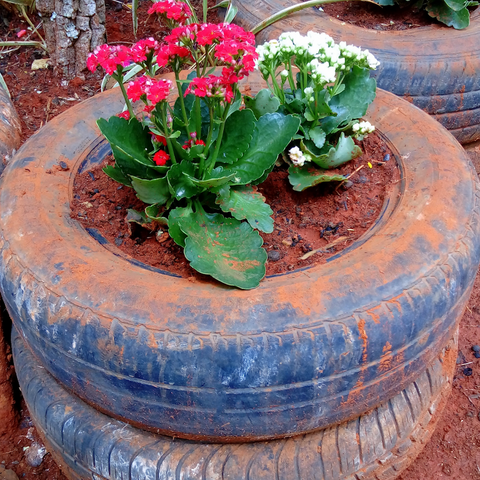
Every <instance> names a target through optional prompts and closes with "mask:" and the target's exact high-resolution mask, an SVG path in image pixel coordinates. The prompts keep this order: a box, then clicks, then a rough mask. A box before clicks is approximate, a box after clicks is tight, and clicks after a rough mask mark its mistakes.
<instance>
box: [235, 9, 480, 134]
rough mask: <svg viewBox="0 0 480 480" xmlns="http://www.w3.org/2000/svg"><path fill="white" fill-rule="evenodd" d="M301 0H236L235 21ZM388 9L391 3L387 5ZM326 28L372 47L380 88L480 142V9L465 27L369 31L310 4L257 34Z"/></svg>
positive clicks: (246, 22) (248, 21)
mask: <svg viewBox="0 0 480 480" xmlns="http://www.w3.org/2000/svg"><path fill="white" fill-rule="evenodd" d="M295 3H301V2H300V1H298V0H294V1H293V2H292V0H261V1H258V2H252V1H250V0H238V1H236V2H235V5H236V6H237V7H238V14H237V16H236V17H235V23H238V24H239V25H241V26H242V27H244V28H246V29H251V28H253V27H254V26H255V25H256V24H257V23H258V22H260V21H262V20H264V19H265V18H267V17H268V16H270V15H271V14H273V13H275V12H278V11H280V10H282V9H283V8H286V7H289V6H291V5H292V4H295ZM386 8H388V7H386ZM292 30H296V31H299V32H301V33H304V34H305V33H306V32H308V31H309V30H315V31H317V32H325V33H328V34H329V35H331V36H332V37H333V38H334V39H335V40H336V41H341V40H343V41H345V42H347V43H349V44H353V45H357V46H359V47H362V48H366V49H368V50H370V51H371V52H372V53H373V54H374V55H375V56H376V57H377V59H378V60H380V62H381V64H380V66H379V67H378V69H377V71H376V72H374V74H373V75H374V76H375V77H376V79H377V84H378V86H379V87H380V88H383V89H384V90H387V91H389V92H392V93H394V94H395V95H398V96H401V97H403V98H405V99H406V100H408V101H409V102H411V103H413V104H414V105H416V106H417V107H419V108H421V109H422V110H424V111H425V112H427V113H429V114H430V115H433V117H434V118H435V119H436V120H438V121H439V122H440V123H441V124H442V125H443V126H444V127H445V128H447V129H448V130H450V131H451V133H452V134H453V135H454V136H455V137H456V138H457V140H458V141H459V142H461V143H469V142H474V141H476V140H480V76H479V75H478V72H479V71H480V49H479V48H478V45H480V9H477V10H476V11H475V12H473V14H472V15H471V24H470V26H469V27H468V28H467V29H465V30H455V29H453V28H449V27H446V26H443V25H439V24H434V25H431V26H428V27H420V28H412V29H410V30H400V31H378V30H369V29H365V28H361V27H357V26H354V25H350V24H348V23H344V22H342V21H340V20H338V19H336V18H333V17H330V16H328V15H327V14H325V13H323V12H320V11H319V10H318V8H308V9H306V10H303V11H301V12H298V13H295V14H294V15H291V16H289V17H287V18H285V19H283V20H281V21H280V22H277V23H275V24H274V25H272V26H271V27H269V28H267V29H265V30H263V31H262V32H260V33H259V34H258V35H257V44H262V43H264V42H265V41H267V40H270V39H272V38H278V36H279V35H280V34H281V33H282V32H287V31H292Z"/></svg>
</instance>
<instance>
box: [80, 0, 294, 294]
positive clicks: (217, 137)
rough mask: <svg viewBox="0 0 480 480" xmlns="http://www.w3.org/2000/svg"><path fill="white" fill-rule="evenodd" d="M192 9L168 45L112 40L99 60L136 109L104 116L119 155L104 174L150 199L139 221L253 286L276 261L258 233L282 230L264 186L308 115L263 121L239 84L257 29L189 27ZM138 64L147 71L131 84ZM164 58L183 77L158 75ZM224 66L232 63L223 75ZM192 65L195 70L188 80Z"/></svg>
mask: <svg viewBox="0 0 480 480" xmlns="http://www.w3.org/2000/svg"><path fill="white" fill-rule="evenodd" d="M163 3H164V2H163ZM170 3H172V2H170ZM182 5H183V4H182ZM182 5H180V6H179V7H178V8H177V9H176V10H175V11H176V12H180V13H179V15H178V16H175V17H173V15H171V17H172V18H169V19H168V20H169V21H170V22H177V24H178V26H176V27H175V28H174V29H173V30H172V32H171V34H170V35H169V36H167V37H166V38H165V43H163V44H159V43H158V42H156V41H155V40H153V39H148V40H142V41H140V42H138V43H137V44H135V45H134V46H133V47H131V48H127V47H119V46H116V47H112V46H102V47H99V48H98V49H97V50H95V52H94V53H93V54H92V56H91V57H90V59H89V63H88V66H89V68H90V69H95V68H96V67H97V66H98V65H101V66H102V67H104V68H105V70H106V71H107V73H109V74H111V75H112V76H113V77H114V78H115V79H116V80H117V81H118V82H119V85H120V87H121V89H122V93H123V94H124V98H125V102H126V105H127V109H126V110H125V111H124V112H123V113H121V114H120V115H118V116H114V117H111V118H110V119H108V120H105V119H100V120H99V121H98V126H99V128H100V130H101V131H102V133H103V134H104V135H105V137H106V138H107V140H108V141H109V143H110V145H111V148H112V151H113V155H114V157H115V165H114V166H107V167H106V168H105V169H104V171H105V173H106V174H107V175H109V176H110V177H112V178H113V179H114V180H116V181H118V182H120V183H122V184H124V185H127V186H129V187H132V188H134V189H135V192H136V194H137V197H138V198H139V199H140V200H142V201H143V202H145V203H146V204H148V206H147V207H146V208H145V211H143V212H135V211H130V212H129V217H130V219H133V220H136V221H138V222H139V223H144V224H145V223H149V224H152V223H155V224H158V225H160V226H162V225H163V226H164V228H168V232H169V234H170V236H171V237H172V238H173V240H174V241H175V242H176V243H177V244H178V245H180V246H182V247H183V248H184V252H185V256H186V258H187V259H188V260H189V261H190V264H191V266H192V267H193V268H194V269H196V270H198V271H199V272H201V273H204V274H208V275H211V276H213V277H214V278H216V279H218V280H220V281H221V282H223V283H225V284H228V285H233V286H237V287H239V288H243V289H250V288H253V287H255V286H257V285H258V283H259V281H260V280H261V279H262V278H263V277H264V275H265V263H266V259H267V254H266V252H265V250H264V249H263V248H262V244H263V241H262V238H261V237H260V235H259V234H258V232H257V231H256V230H254V229H257V230H261V231H263V232H267V233H268V232H272V231H273V220H272V218H271V214H272V210H271V209H270V207H269V206H268V205H267V204H266V203H265V202H264V200H265V198H264V197H263V196H262V195H261V194H260V193H259V192H258V191H257V189H256V187H255V184H257V183H259V182H261V181H262V180H263V179H264V178H265V177H266V175H267V174H268V172H270V171H271V170H272V168H273V165H274V163H275V161H276V159H277V157H278V155H279V154H280V153H281V152H282V151H283V150H284V149H285V148H286V146H287V145H288V144H289V143H290V141H291V139H292V138H293V136H294V135H295V134H296V132H297V130H298V128H299V125H300V120H299V119H298V118H295V117H293V116H291V115H286V114H284V113H282V112H271V113H268V114H266V115H263V116H262V117H261V118H258V119H257V118H256V117H255V115H254V113H253V112H252V110H250V109H241V108H240V107H241V104H242V99H241V94H240V91H239V88H238V81H239V80H240V79H242V78H243V77H245V76H247V75H248V74H249V73H250V72H251V71H252V70H253V69H254V62H255V60H256V59H257V53H256V51H255V47H254V36H253V34H251V33H247V32H245V31H244V30H243V29H242V28H240V27H238V26H235V25H228V24H221V25H214V24H197V23H190V24H188V23H186V22H187V20H188V9H187V8H185V7H183V6H182ZM155 11H156V12H160V10H158V9H155ZM172 11H173V10H170V11H166V12H160V13H161V14H162V15H169V14H170V13H171V12H172ZM184 23H185V24H184ZM132 62H133V63H136V64H137V65H140V66H141V68H142V70H143V72H144V74H143V76H141V77H140V78H137V79H136V80H134V81H131V82H130V83H128V85H127V87H126V88H125V87H124V86H123V75H124V73H125V68H126V67H127V66H128V65H130V64H131V63H132ZM155 64H156V65H158V66H161V67H164V66H169V67H171V69H172V70H173V72H174V80H172V81H170V80H167V79H164V78H154V77H153V75H154V72H155V68H154V67H155ZM217 65H222V66H223V69H221V70H220V69H217V70H216V71H213V68H215V67H216V66H217ZM187 66H194V70H193V72H192V74H191V75H190V76H189V78H188V79H187V80H182V79H181V75H180V71H181V70H182V69H184V68H185V67H187ZM175 89H176V91H177V93H178V97H177V99H176V101H175V102H174V104H172V102H170V100H171V99H173V98H174V95H172V92H174V90H175ZM136 101H139V102H140V104H141V105H142V108H141V109H138V107H137V108H135V107H134V105H133V104H132V102H136ZM135 112H137V113H138V118H137V116H136V115H135V114H134V113H135Z"/></svg>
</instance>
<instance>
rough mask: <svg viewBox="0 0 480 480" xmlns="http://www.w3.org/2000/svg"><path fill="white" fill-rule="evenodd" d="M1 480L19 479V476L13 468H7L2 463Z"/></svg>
mask: <svg viewBox="0 0 480 480" xmlns="http://www.w3.org/2000/svg"><path fill="white" fill-rule="evenodd" d="M0 480H18V477H17V474H16V473H15V472H14V471H13V470H7V469H6V468H5V466H4V465H0Z"/></svg>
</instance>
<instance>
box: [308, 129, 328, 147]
mask: <svg viewBox="0 0 480 480" xmlns="http://www.w3.org/2000/svg"><path fill="white" fill-rule="evenodd" d="M308 134H309V136H310V138H311V139H312V141H313V143H314V144H315V146H316V147H317V148H322V147H323V146H324V145H325V139H326V138H327V134H326V133H325V132H324V131H323V130H322V129H321V128H320V127H314V128H311V129H310V130H309V131H308Z"/></svg>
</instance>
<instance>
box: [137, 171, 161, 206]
mask: <svg viewBox="0 0 480 480" xmlns="http://www.w3.org/2000/svg"><path fill="white" fill-rule="evenodd" d="M132 187H133V188H134V189H135V192H136V194H137V197H138V198H139V199H140V200H141V201H142V202H145V203H150V204H152V203H159V204H161V205H163V204H164V203H166V202H167V200H168V199H169V198H170V190H169V188H168V182H167V179H166V177H163V178H156V179H154V180H144V179H143V178H137V177H133V176H132Z"/></svg>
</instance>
